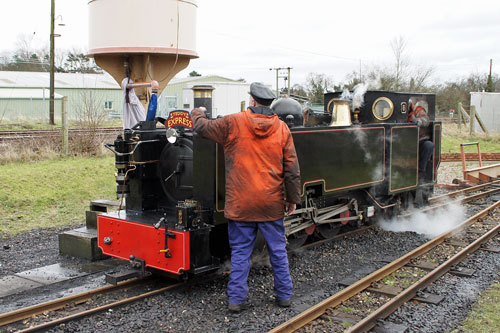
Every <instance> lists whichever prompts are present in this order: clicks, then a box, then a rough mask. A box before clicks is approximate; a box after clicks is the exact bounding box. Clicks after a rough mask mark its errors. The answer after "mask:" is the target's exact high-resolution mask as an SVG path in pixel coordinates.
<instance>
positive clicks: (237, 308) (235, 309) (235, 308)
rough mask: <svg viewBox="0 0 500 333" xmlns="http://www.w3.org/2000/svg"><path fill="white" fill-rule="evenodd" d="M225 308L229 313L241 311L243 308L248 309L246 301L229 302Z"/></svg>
mask: <svg viewBox="0 0 500 333" xmlns="http://www.w3.org/2000/svg"><path fill="white" fill-rule="evenodd" d="M227 309H228V310H229V312H231V313H238V312H241V311H243V310H246V309H248V304H246V303H241V304H233V303H229V306H228V308H227Z"/></svg>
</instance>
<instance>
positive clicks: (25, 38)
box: [15, 33, 36, 59]
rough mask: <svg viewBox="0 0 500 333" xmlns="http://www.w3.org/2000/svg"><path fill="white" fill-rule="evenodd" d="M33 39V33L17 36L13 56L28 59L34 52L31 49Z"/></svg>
mask: <svg viewBox="0 0 500 333" xmlns="http://www.w3.org/2000/svg"><path fill="white" fill-rule="evenodd" d="M34 38H35V33H32V34H26V33H22V34H18V35H17V40H16V52H15V54H16V55H17V56H18V57H20V58H23V59H29V58H30V57H31V56H32V55H33V54H36V52H35V51H34V49H33V46H32V44H33V39H34Z"/></svg>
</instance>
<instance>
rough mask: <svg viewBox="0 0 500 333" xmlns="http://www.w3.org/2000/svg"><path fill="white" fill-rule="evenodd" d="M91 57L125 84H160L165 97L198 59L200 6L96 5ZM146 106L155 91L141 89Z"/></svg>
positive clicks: (157, 2)
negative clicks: (166, 90)
mask: <svg viewBox="0 0 500 333" xmlns="http://www.w3.org/2000/svg"><path fill="white" fill-rule="evenodd" d="M88 6H89V54H90V55H91V56H92V57H94V59H95V62H96V63H97V65H99V67H101V68H102V69H104V70H105V71H106V72H108V73H109V74H110V75H111V76H113V78H114V79H115V80H116V82H118V84H120V83H121V82H122V80H123V78H125V77H130V78H131V79H132V80H133V81H134V82H149V81H152V80H156V81H158V83H159V91H158V93H161V91H162V90H163V88H165V86H166V85H167V84H168V82H169V81H170V80H171V79H172V78H173V77H174V76H175V75H176V74H177V73H178V72H180V71H181V70H183V69H184V68H186V67H187V66H188V64H189V61H190V60H191V59H193V58H197V57H198V55H197V53H196V10H197V7H198V6H197V3H196V0H90V1H89V2H88ZM136 93H137V96H139V98H140V100H141V102H142V103H143V104H144V105H145V106H146V104H147V103H148V102H149V97H150V95H151V92H150V89H149V88H136Z"/></svg>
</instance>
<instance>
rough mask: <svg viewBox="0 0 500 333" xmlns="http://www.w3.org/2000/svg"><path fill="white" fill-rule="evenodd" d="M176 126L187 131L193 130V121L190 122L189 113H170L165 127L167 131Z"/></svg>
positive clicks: (181, 111)
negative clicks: (185, 128) (187, 129)
mask: <svg viewBox="0 0 500 333" xmlns="http://www.w3.org/2000/svg"><path fill="white" fill-rule="evenodd" d="M176 126H183V127H187V128H189V129H193V121H192V120H191V117H190V115H189V112H187V111H184V110H175V111H172V112H170V115H169V116H168V119H167V121H166V122H165V127H166V128H167V129H168V128H172V127H176Z"/></svg>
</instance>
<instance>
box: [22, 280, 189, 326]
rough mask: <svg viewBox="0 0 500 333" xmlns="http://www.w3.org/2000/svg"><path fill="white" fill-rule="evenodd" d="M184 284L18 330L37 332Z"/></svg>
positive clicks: (180, 283)
mask: <svg viewBox="0 0 500 333" xmlns="http://www.w3.org/2000/svg"><path fill="white" fill-rule="evenodd" d="M184 284H185V283H184V282H179V283H176V284H172V285H170V286H166V287H163V288H159V289H156V290H152V291H148V292H147V293H144V294H140V295H137V296H132V297H129V298H125V299H122V300H119V301H116V302H113V303H109V304H106V305H102V306H99V307H97V308H93V309H89V310H85V311H82V312H78V313H74V314H72V315H69V316H66V317H63V318H59V319H55V320H52V321H49V322H47V323H43V324H40V325H37V326H33V327H29V328H26V329H23V330H20V331H18V332H37V331H40V330H44V329H47V328H50V327H54V326H56V325H59V324H62V323H65V322H68V321H71V320H75V319H78V318H81V317H85V316H88V315H92V314H96V313H98V312H101V311H105V310H108V309H111V308H115V307H118V306H121V305H125V304H128V303H132V302H135V301H138V300H140V299H143V298H146V297H150V296H154V295H157V294H160V293H162V292H165V291H167V290H170V289H174V288H177V287H180V286H182V285H184Z"/></svg>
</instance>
